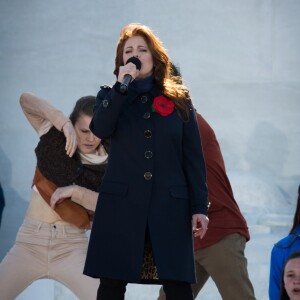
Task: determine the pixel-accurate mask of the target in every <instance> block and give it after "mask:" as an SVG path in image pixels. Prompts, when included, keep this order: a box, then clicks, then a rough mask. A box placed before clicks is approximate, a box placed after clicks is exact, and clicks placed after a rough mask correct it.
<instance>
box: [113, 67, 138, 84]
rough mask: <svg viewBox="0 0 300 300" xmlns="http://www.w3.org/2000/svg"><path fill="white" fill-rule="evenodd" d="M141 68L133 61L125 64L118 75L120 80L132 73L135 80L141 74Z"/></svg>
mask: <svg viewBox="0 0 300 300" xmlns="http://www.w3.org/2000/svg"><path fill="white" fill-rule="evenodd" d="M139 72H140V71H139V70H138V69H137V68H136V65H135V64H133V63H132V62H130V63H128V64H127V65H125V66H120V68H119V75H118V81H119V82H122V81H123V79H124V76H125V75H127V74H128V75H131V76H132V78H133V80H134V79H135V78H136V77H137V76H138V75H139Z"/></svg>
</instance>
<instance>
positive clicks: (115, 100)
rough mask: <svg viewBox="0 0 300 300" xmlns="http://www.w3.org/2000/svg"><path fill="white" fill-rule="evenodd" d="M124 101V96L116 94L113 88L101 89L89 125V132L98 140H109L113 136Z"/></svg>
mask: <svg viewBox="0 0 300 300" xmlns="http://www.w3.org/2000/svg"><path fill="white" fill-rule="evenodd" d="M125 101H126V96H124V95H122V94H120V93H119V92H117V90H116V88H115V86H114V87H113V88H109V87H107V86H102V87H101V90H100V91H99V93H98V95H97V98H96V104H95V106H94V110H93V118H92V121H91V124H90V129H91V131H92V132H93V133H94V134H95V135H96V136H97V137H98V138H100V139H105V138H109V137H110V136H111V135H112V134H113V132H114V131H115V128H116V126H117V124H118V119H119V115H120V113H121V110H122V107H123V105H124V103H125Z"/></svg>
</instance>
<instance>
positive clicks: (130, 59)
mask: <svg viewBox="0 0 300 300" xmlns="http://www.w3.org/2000/svg"><path fill="white" fill-rule="evenodd" d="M130 62H131V63H133V64H134V65H135V66H136V68H137V69H138V70H140V69H141V67H142V63H141V61H140V60H139V59H138V58H137V57H135V56H132V57H130V58H129V59H128V60H127V61H126V65H127V64H128V63H130Z"/></svg>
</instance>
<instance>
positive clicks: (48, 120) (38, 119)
mask: <svg viewBox="0 0 300 300" xmlns="http://www.w3.org/2000/svg"><path fill="white" fill-rule="evenodd" d="M20 105H21V107H22V109H23V112H24V114H25V116H26V117H27V119H28V121H29V122H30V124H31V125H32V127H33V128H34V129H35V131H36V132H37V133H38V135H39V137H41V136H42V135H44V134H46V133H47V132H48V131H49V129H50V128H51V127H52V126H54V127H55V128H56V129H57V130H59V131H63V133H64V135H65V137H66V152H67V155H69V156H70V157H71V156H72V155H73V154H74V152H75V150H76V148H77V138H76V133H75V130H74V128H73V125H72V123H71V121H70V119H69V118H68V117H66V116H65V115H64V114H63V113H62V112H61V111H60V110H58V109H56V108H55V107H53V106H52V105H51V104H49V103H48V102H47V101H46V100H44V99H42V98H40V97H38V96H35V95H33V94H31V93H23V94H22V95H21V97H20Z"/></svg>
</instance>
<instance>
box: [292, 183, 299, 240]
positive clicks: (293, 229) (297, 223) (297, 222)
mask: <svg viewBox="0 0 300 300" xmlns="http://www.w3.org/2000/svg"><path fill="white" fill-rule="evenodd" d="M299 224H300V185H299V187H298V200H297V207H296V211H295V215H294V222H293V226H292V228H291V231H290V234H291V233H293V232H294V231H295V230H296V227H297V226H298V225H299Z"/></svg>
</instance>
